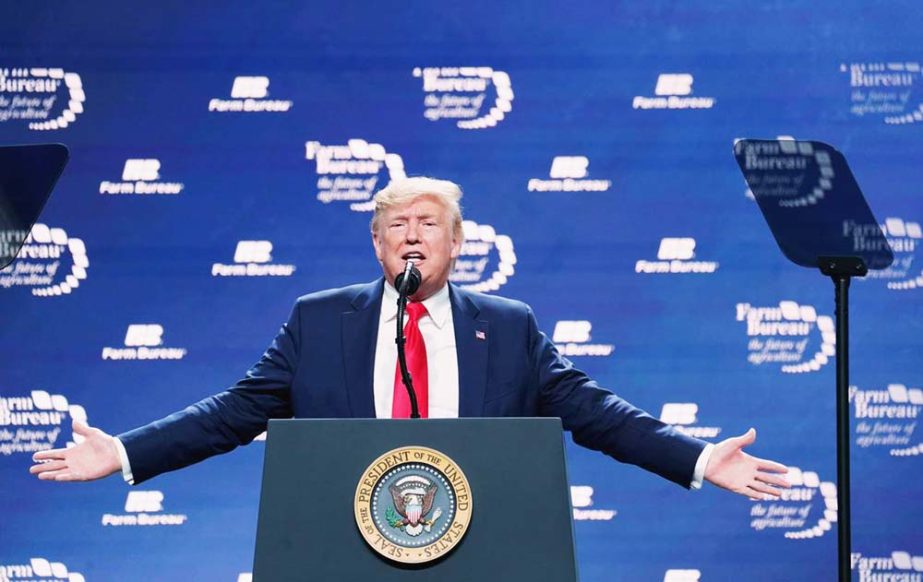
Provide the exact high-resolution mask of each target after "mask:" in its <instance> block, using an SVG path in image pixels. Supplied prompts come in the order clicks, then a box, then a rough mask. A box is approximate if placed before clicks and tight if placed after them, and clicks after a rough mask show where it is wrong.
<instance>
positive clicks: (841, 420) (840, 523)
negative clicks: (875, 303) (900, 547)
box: [818, 257, 868, 582]
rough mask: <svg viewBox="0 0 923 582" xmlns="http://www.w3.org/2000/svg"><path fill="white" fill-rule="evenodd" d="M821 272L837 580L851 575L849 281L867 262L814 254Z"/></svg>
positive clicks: (864, 270)
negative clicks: (826, 292)
mask: <svg viewBox="0 0 923 582" xmlns="http://www.w3.org/2000/svg"><path fill="white" fill-rule="evenodd" d="M818 266H819V267H820V271H821V273H823V274H824V275H827V276H828V277H830V278H831V279H833V285H834V293H835V301H836V502H837V542H838V543H837V548H838V560H837V562H838V572H839V580H840V582H849V580H851V579H852V562H851V554H852V531H851V524H850V519H851V518H850V504H849V503H850V501H849V498H850V494H849V443H850V437H849V434H850V432H849V283H850V280H851V279H852V277H863V276H865V274H866V273H868V266H867V265H866V264H865V261H863V260H862V259H861V258H860V257H818Z"/></svg>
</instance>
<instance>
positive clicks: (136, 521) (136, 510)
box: [100, 491, 189, 527]
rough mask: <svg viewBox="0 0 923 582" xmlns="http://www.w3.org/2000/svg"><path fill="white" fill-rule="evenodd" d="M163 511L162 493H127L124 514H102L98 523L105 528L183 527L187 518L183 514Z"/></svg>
mask: <svg viewBox="0 0 923 582" xmlns="http://www.w3.org/2000/svg"><path fill="white" fill-rule="evenodd" d="M161 511H163V493H162V492H160V491H129V492H128V497H126V498H125V513H121V514H112V513H104V514H103V516H102V518H101V519H100V523H101V524H102V525H103V526H104V527H106V526H113V527H122V526H129V527H133V526H175V525H184V524H185V523H186V522H187V521H188V520H189V516H188V515H186V514H184V513H160V512H161Z"/></svg>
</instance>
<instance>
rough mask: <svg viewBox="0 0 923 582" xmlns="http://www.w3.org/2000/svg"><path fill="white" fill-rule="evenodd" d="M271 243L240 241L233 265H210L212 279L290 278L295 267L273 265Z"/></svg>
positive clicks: (266, 241)
mask: <svg viewBox="0 0 923 582" xmlns="http://www.w3.org/2000/svg"><path fill="white" fill-rule="evenodd" d="M270 261H272V243H271V242H270V241H268V240H242V241H239V242H238V243H237V249H236V250H235V251H234V264H233V265H224V264H222V263H214V264H213V265H212V277H291V276H292V273H294V272H295V265H283V264H273V263H271V262H270Z"/></svg>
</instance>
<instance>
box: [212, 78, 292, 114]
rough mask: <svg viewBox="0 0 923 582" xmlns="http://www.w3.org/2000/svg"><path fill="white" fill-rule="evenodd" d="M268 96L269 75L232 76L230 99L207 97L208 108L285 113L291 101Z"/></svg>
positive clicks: (213, 109) (220, 111)
mask: <svg viewBox="0 0 923 582" xmlns="http://www.w3.org/2000/svg"><path fill="white" fill-rule="evenodd" d="M267 97H269V77H234V83H233V84H232V85H231V98H230V99H209V101H208V110H209V111H212V112H217V113H226V112H233V113H236V112H243V113H264V112H266V113H285V112H286V111H288V110H289V109H291V108H292V102H291V101H288V100H284V99H267Z"/></svg>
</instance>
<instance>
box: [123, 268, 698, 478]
mask: <svg viewBox="0 0 923 582" xmlns="http://www.w3.org/2000/svg"><path fill="white" fill-rule="evenodd" d="M423 306H424V307H426V314H425V315H423V316H422V317H421V318H420V321H419V322H418V325H419V326H420V334H421V335H422V336H423V341H424V343H425V344H426V364H427V366H426V367H427V372H428V377H429V418H458V355H457V353H456V349H455V324H454V322H453V321H452V303H451V301H450V300H449V286H448V284H446V285H445V286H444V287H443V288H442V289H440V290H439V291H437V292H436V293H434V294H433V295H431V296H430V297H429V298H428V299H425V300H424V301H423ZM396 318H397V290H396V289H395V288H394V287H393V286H392V285H391V284H390V283H387V282H385V291H384V296H383V297H382V301H381V313H380V315H379V317H378V341H377V344H376V347H375V371H374V376H373V378H374V394H375V416H376V417H378V418H391V403H392V402H393V400H394V377H395V370H396V369H397V344H395V343H394V337H395V335H396V322H395V319H396ZM405 319H406V315H405ZM405 325H406V321H405ZM114 440H115V445H116V448H117V449H118V451H119V458H120V460H121V462H122V477H123V478H124V479H125V481H127V482H128V483H131V484H134V478H133V476H132V474H131V463H130V462H129V460H128V453H127V452H126V450H125V446H124V445H123V444H122V441H120V440H119V439H118V438H115V439H114ZM714 448H715V445H713V444H711V443H709V444H707V445H706V446H705V448H704V449H703V450H702V452H701V454H699V458H698V461H696V464H695V470H694V471H693V474H692V483H691V485H690V486H691V487H692V488H693V489H700V488H701V487H702V481H703V479H704V477H705V467H706V466H707V465H708V459H709V458H710V457H711V453H712V451H713V450H714Z"/></svg>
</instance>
